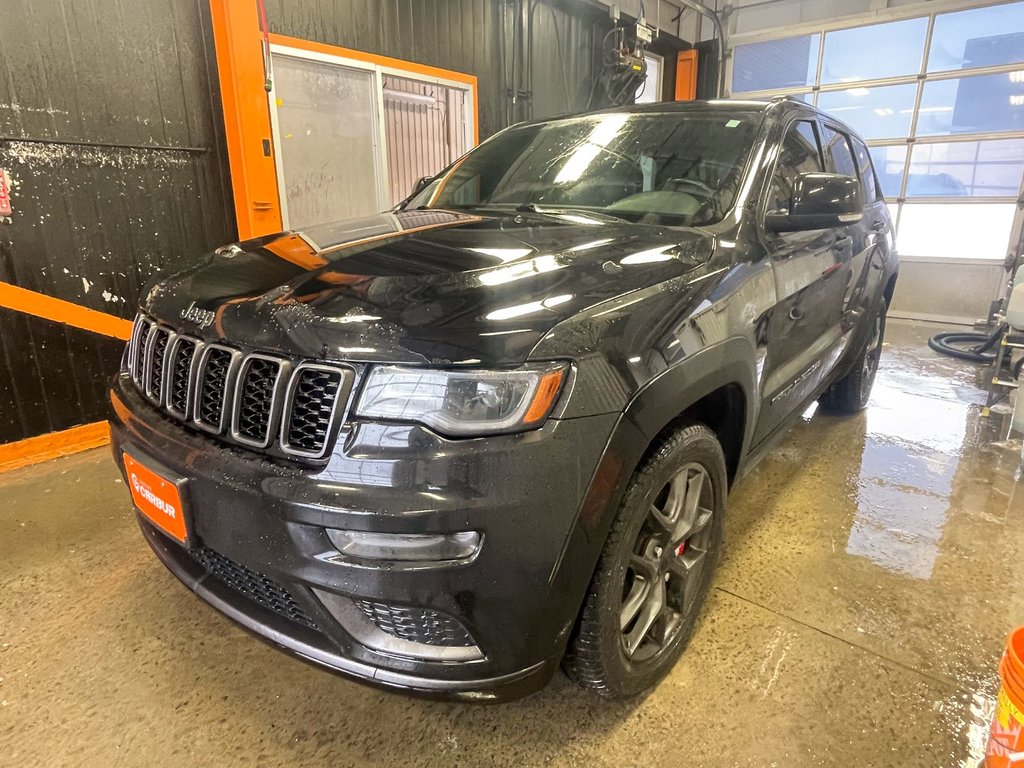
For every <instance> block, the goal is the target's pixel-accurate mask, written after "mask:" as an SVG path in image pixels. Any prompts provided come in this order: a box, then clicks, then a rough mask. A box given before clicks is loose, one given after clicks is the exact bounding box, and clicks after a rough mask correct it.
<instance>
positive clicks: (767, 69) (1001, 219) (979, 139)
mask: <svg viewBox="0 0 1024 768" xmlns="http://www.w3.org/2000/svg"><path fill="white" fill-rule="evenodd" d="M730 83H731V95H732V96H734V97H735V96H742V97H746V98H757V97H765V96H769V95H778V94H789V95H791V96H793V97H795V98H799V99H801V100H804V101H806V102H808V103H812V104H816V105H817V106H818V107H820V108H821V109H823V110H825V111H827V112H829V113H831V114H833V115H835V116H836V117H837V118H839V119H841V120H843V121H845V122H846V123H848V124H849V125H851V126H852V127H853V128H855V129H856V130H857V131H859V132H860V134H861V135H862V136H863V137H864V138H865V139H866V140H867V143H868V150H869V151H870V153H871V156H872V158H873V160H874V163H875V168H876V169H877V172H878V180H879V183H880V185H881V188H882V190H881V191H882V193H883V194H884V196H885V199H886V201H887V202H888V203H889V205H890V209H891V211H892V215H893V221H894V222H896V226H897V246H898V249H899V251H900V253H901V255H903V256H908V257H927V258H946V259H991V260H1001V259H1002V258H1003V257H1004V256H1005V254H1006V252H1007V248H1008V247H1010V246H1011V245H1012V244H1013V243H1015V242H1016V240H1017V236H1018V235H1017V232H1018V231H1019V227H1020V225H1021V223H1020V218H1021V217H1020V214H1019V213H1018V207H1017V201H1018V199H1019V198H1021V196H1022V194H1024V190H1022V186H1021V184H1022V177H1024V2H1012V3H1003V4H999V5H990V6H985V7H977V8H971V9H968V10H959V11H948V12H935V13H932V14H930V15H923V16H916V17H910V18H899V19H894V20H892V21H887V22H884V23H873V24H867V25H861V26H854V27H849V28H841V29H833V30H829V31H821V32H814V33H811V34H806V35H799V36H790V37H784V38H778V39H763V40H755V41H752V42H749V43H745V44H740V45H737V46H736V47H735V48H734V50H733V56H732V60H731V77H730ZM855 150H859V148H858V147H855Z"/></svg>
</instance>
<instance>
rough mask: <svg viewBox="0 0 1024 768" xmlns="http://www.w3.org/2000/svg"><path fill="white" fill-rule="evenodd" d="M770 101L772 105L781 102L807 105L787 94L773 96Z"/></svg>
mask: <svg viewBox="0 0 1024 768" xmlns="http://www.w3.org/2000/svg"><path fill="white" fill-rule="evenodd" d="M768 101H770V102H771V103H772V104H778V103H779V102H780V101H795V102H797V103H798V104H804V105H806V104H807V102H806V101H801V100H800V99H798V98H797V97H796V96H794V95H793V94H791V93H787V94H784V95H782V96H772V97H771V98H770V99H769V100H768Z"/></svg>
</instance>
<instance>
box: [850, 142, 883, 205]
mask: <svg viewBox="0 0 1024 768" xmlns="http://www.w3.org/2000/svg"><path fill="white" fill-rule="evenodd" d="M851 139H852V141H853V151H854V153H855V154H856V155H857V168H859V169H860V183H861V186H862V187H863V188H864V202H865V203H873V202H874V201H875V200H878V198H879V194H878V184H877V182H876V181H875V169H874V168H873V167H872V166H871V153H870V152H869V151H868V148H867V147H866V146H865V145H864V142H863V141H861V140H860V139H858V138H856V137H851Z"/></svg>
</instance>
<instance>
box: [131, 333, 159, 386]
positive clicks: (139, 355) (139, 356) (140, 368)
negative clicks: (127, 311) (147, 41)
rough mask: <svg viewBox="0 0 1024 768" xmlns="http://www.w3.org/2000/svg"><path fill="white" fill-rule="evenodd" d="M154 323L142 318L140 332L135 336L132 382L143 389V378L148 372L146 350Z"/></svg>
mask: <svg viewBox="0 0 1024 768" xmlns="http://www.w3.org/2000/svg"><path fill="white" fill-rule="evenodd" d="M153 325H154V323H153V322H152V321H150V320H147V319H146V318H144V317H143V318H140V320H139V331H138V333H136V334H135V354H134V355H133V356H132V364H133V367H132V371H131V374H132V381H134V382H135V384H136V385H137V386H139V387H140V388H141V387H142V377H143V375H144V373H145V370H146V349H147V342H148V341H149V331H150V329H151V328H152V327H153Z"/></svg>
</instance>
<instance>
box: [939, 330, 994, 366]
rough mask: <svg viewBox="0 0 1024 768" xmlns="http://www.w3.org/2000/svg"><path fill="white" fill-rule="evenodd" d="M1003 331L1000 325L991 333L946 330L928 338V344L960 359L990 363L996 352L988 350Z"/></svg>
mask: <svg viewBox="0 0 1024 768" xmlns="http://www.w3.org/2000/svg"><path fill="white" fill-rule="evenodd" d="M1004 332H1005V331H1004V329H1003V327H1002V326H1000V327H999V328H997V329H996V330H995V331H994V332H993V333H992V334H991V335H988V334H984V333H958V332H956V331H947V332H945V333H937V334H935V335H934V336H932V337H931V338H930V339H928V346H929V347H931V348H932V349H934V350H935V351H936V352H941V353H942V354H944V355H949V356H950V357H956V358H958V359H960V360H968V361H970V362H972V363H992V362H995V359H996V353H995V352H990V351H989V350H990V349H992V347H994V346H995V345H996V344H998V343H999V342H1000V340H1001V339H1002V338H1003V333H1004Z"/></svg>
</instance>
